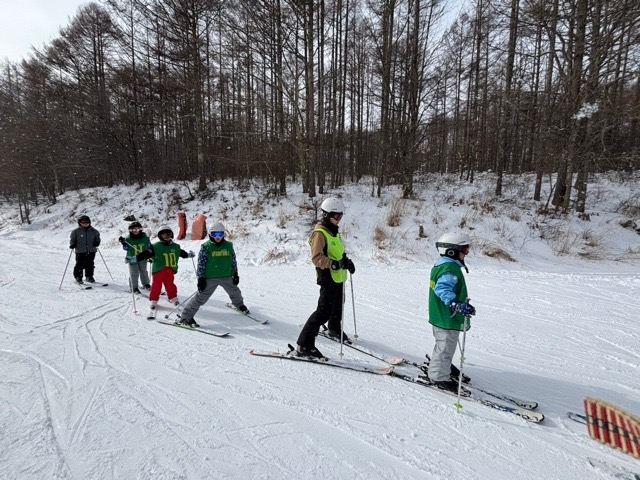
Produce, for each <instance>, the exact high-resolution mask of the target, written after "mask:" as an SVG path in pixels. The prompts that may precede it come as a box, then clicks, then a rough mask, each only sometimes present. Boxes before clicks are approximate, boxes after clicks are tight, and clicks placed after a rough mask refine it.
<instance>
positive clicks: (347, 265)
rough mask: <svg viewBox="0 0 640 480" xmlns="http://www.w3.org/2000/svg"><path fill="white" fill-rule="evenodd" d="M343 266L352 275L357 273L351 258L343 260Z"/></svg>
mask: <svg viewBox="0 0 640 480" xmlns="http://www.w3.org/2000/svg"><path fill="white" fill-rule="evenodd" d="M342 264H343V265H344V268H346V269H347V270H349V273H350V274H351V275H353V274H354V273H356V266H355V265H354V264H353V262H352V261H351V259H350V258H349V257H347V256H346V255H345V256H344V257H343V258H342Z"/></svg>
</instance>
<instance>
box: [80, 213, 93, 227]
mask: <svg viewBox="0 0 640 480" xmlns="http://www.w3.org/2000/svg"><path fill="white" fill-rule="evenodd" d="M82 222H86V223H91V219H90V218H89V217H88V216H87V215H80V216H79V217H78V225H80V224H81V223H82Z"/></svg>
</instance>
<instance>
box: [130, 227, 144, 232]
mask: <svg viewBox="0 0 640 480" xmlns="http://www.w3.org/2000/svg"><path fill="white" fill-rule="evenodd" d="M136 230H142V227H131V228H130V229H129V231H130V232H134V231H136Z"/></svg>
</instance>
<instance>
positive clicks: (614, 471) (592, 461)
mask: <svg viewBox="0 0 640 480" xmlns="http://www.w3.org/2000/svg"><path fill="white" fill-rule="evenodd" d="M587 462H589V465H591V466H592V467H593V468H594V469H596V470H600V471H601V472H604V473H606V474H607V475H610V476H613V478H615V479H617V480H640V473H636V472H632V471H631V470H627V469H626V468H624V467H621V466H618V465H614V464H613V463H609V462H605V461H603V460H599V459H597V458H593V457H587Z"/></svg>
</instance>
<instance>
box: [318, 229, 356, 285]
mask: <svg viewBox="0 0 640 480" xmlns="http://www.w3.org/2000/svg"><path fill="white" fill-rule="evenodd" d="M313 231H314V232H320V233H322V235H324V240H325V242H326V243H327V257H329V258H330V259H331V260H342V257H343V256H344V244H343V243H342V238H341V237H340V234H337V235H336V236H335V237H334V236H333V235H331V232H329V230H327V229H326V228H324V227H323V226H321V225H316V227H315V228H314V229H313ZM309 243H311V238H309ZM330 271H331V279H332V280H333V281H334V282H336V283H344V282H346V281H347V270H346V269H344V268H341V269H340V270H330Z"/></svg>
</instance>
